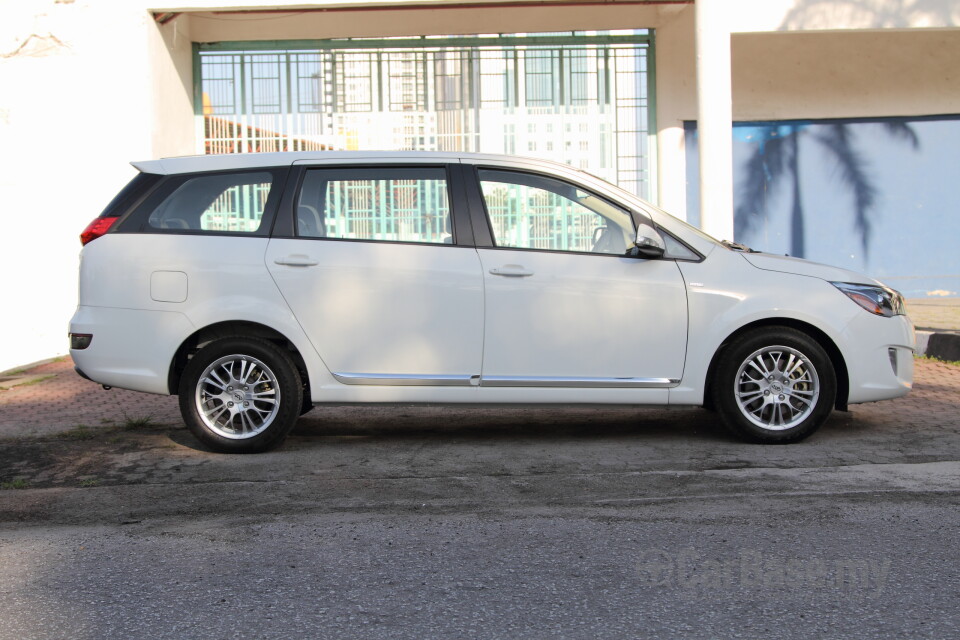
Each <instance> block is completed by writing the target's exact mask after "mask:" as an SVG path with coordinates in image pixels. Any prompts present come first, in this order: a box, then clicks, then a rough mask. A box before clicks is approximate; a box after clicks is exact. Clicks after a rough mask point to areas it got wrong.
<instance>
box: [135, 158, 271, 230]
mask: <svg viewBox="0 0 960 640" xmlns="http://www.w3.org/2000/svg"><path fill="white" fill-rule="evenodd" d="M284 173H285V172H283V171H281V170H260V171H239V172H220V173H208V174H190V175H184V176H171V177H169V178H167V180H166V181H165V182H164V183H163V184H162V185H161V186H160V187H159V188H158V189H157V190H156V192H155V193H154V194H153V195H151V197H150V198H148V199H147V201H146V202H144V204H143V205H142V206H141V207H140V208H139V209H138V211H137V213H136V215H135V218H136V220H135V221H131V224H130V225H126V228H125V229H122V230H121V231H128V232H131V231H133V232H136V231H139V232H141V233H186V234H217V235H219V234H230V235H235V234H237V235H254V236H262V235H268V234H269V232H270V224H271V222H272V219H273V214H274V211H275V209H276V205H277V201H278V200H279V195H280V191H281V188H280V182H281V180H280V178H281V177H282V175H283V174H284Z"/></svg>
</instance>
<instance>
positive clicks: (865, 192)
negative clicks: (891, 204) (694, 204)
mask: <svg viewBox="0 0 960 640" xmlns="http://www.w3.org/2000/svg"><path fill="white" fill-rule="evenodd" d="M882 126H883V128H884V129H885V130H886V131H887V132H888V133H889V134H890V135H891V136H892V137H894V138H897V139H901V140H903V141H905V142H907V143H908V144H910V145H911V146H912V147H913V149H914V150H918V149H919V148H920V140H919V138H917V134H916V133H915V132H914V130H913V128H912V127H911V126H910V125H909V124H908V123H906V122H902V121H897V120H888V121H886V122H884V123H883V125H882ZM802 136H807V137H809V139H811V140H812V141H813V142H814V143H816V144H817V145H819V146H820V147H821V150H820V157H821V160H822V161H826V162H831V163H832V164H833V165H834V166H835V167H836V171H837V174H838V176H839V178H840V183H841V184H842V186H843V187H844V188H846V189H847V190H849V192H850V195H852V197H853V215H854V228H855V229H856V232H857V233H858V234H859V236H860V244H861V247H862V248H863V253H864V257H865V259H867V260H869V254H870V233H871V231H872V223H871V219H870V216H871V214H872V213H874V209H875V205H876V203H877V196H878V188H877V186H876V184H875V177H874V176H873V175H872V172H871V171H870V165H869V162H868V161H867V160H866V159H865V158H864V155H863V153H861V152H860V150H859V149H858V148H857V145H856V141H855V136H856V133H855V131H854V128H853V125H851V124H846V123H834V124H821V125H812V124H803V123H792V124H777V123H771V124H758V125H757V126H753V127H751V126H745V127H744V126H741V127H736V128H734V137H735V138H742V141H743V142H746V143H753V144H754V145H755V147H756V150H755V151H754V152H753V154H752V155H751V156H750V158H749V159H748V160H747V161H746V164H745V166H744V167H743V170H742V173H744V174H746V175H744V176H743V178H742V181H741V186H740V189H739V191H738V195H737V201H738V203H739V204H738V205H737V207H736V212H735V214H734V220H735V225H734V235H735V237H737V238H742V237H745V236H748V235H751V232H752V231H753V230H754V228H755V227H756V226H757V225H758V224H759V223H760V222H762V220H763V218H765V217H766V215H767V198H768V197H769V196H772V195H773V193H774V192H776V191H778V190H779V189H780V188H781V185H782V184H784V183H786V184H788V185H789V189H790V196H789V199H790V255H792V256H797V257H801V258H803V257H806V255H807V253H806V248H805V241H804V236H805V231H806V230H805V228H804V227H805V222H804V217H805V216H804V210H803V188H802V183H801V175H800V173H801V172H800V152H801V148H802V147H801V144H800V138H801V137H802Z"/></svg>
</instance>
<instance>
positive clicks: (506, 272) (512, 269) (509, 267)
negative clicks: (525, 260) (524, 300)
mask: <svg viewBox="0 0 960 640" xmlns="http://www.w3.org/2000/svg"><path fill="white" fill-rule="evenodd" d="M490 273H492V274H493V275H495V276H504V277H505V278H526V277H527V276H532V275H533V271H528V270H527V269H526V268H525V267H524V266H523V265H519V264H505V265H503V266H502V267H496V268H494V269H490Z"/></svg>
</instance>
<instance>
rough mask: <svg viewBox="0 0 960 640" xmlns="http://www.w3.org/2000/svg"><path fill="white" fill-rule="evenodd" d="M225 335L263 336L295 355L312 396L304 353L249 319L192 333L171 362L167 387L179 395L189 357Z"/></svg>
mask: <svg viewBox="0 0 960 640" xmlns="http://www.w3.org/2000/svg"><path fill="white" fill-rule="evenodd" d="M223 338H260V339H262V340H267V341H269V342H272V343H274V344H275V345H277V346H278V347H280V348H282V349H285V350H286V351H287V352H288V353H289V354H290V357H291V358H293V362H294V364H296V366H297V371H298V372H299V373H300V378H301V380H302V381H303V387H304V390H303V392H304V394H306V397H309V394H310V374H309V371H308V369H307V365H306V362H305V361H304V359H303V355H302V354H301V353H300V350H299V349H297V346H296V345H295V344H294V343H293V341H292V340H290V339H289V338H288V337H286V336H285V335H283V334H282V333H280V332H279V331H277V330H276V329H273V328H271V327H268V326H266V325H263V324H260V323H258V322H250V321H248V320H227V321H223V322H217V323H214V324H211V325H207V326H206V327H203V328H202V329H198V330H197V331H195V332H193V333H192V334H191V335H189V336H188V337H187V338H186V339H185V340H184V341H183V342H182V343H181V344H180V347H179V348H178V349H177V351H176V352H175V353H174V355H173V359H172V360H171V362H170V370H169V373H168V375H167V386H168V387H169V389H170V392H171V393H173V394H174V395H176V393H177V389H178V388H179V387H180V377H181V376H182V374H183V370H184V368H185V367H186V366H187V362H189V360H190V358H191V357H192V356H193V354H194V353H196V352H197V351H198V350H199V349H200V348H201V347H203V346H204V345H206V344H209V343H211V342H213V341H215V340H220V339H223Z"/></svg>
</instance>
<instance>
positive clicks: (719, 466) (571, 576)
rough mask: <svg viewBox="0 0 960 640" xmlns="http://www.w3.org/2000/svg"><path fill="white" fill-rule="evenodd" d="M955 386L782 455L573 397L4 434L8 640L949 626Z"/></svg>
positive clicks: (954, 382) (950, 631)
mask: <svg viewBox="0 0 960 640" xmlns="http://www.w3.org/2000/svg"><path fill="white" fill-rule="evenodd" d="M958 390H960V368H957V367H950V366H949V365H923V366H922V367H921V370H919V371H918V384H917V388H916V389H915V391H914V393H912V394H911V395H910V396H908V397H907V398H904V399H900V400H896V401H891V402H885V403H878V404H874V405H865V406H862V407H857V408H854V410H853V411H852V412H851V413H847V414H835V415H834V417H833V418H831V420H830V422H828V424H827V425H826V426H825V427H824V428H823V429H822V430H821V431H820V432H819V433H818V434H817V435H815V436H814V437H813V438H811V439H810V440H808V441H805V442H803V443H799V444H795V445H787V446H758V445H746V444H742V443H739V442H737V441H736V440H734V439H731V438H730V437H728V436H727V435H726V434H725V433H724V432H723V431H722V430H721V429H720V428H719V427H718V426H717V421H716V419H715V417H714V416H713V415H712V414H710V413H707V412H705V411H702V410H690V411H660V410H657V411H636V410H629V409H609V410H602V411H598V410H593V409H583V408H576V409H571V410H564V411H558V410H554V409H458V410H454V409H449V408H402V409H381V408H336V409H330V410H319V409H318V410H315V411H314V412H313V413H311V414H308V416H306V417H305V418H304V419H303V420H302V421H301V424H300V425H299V426H298V429H297V430H296V432H295V433H294V435H293V436H292V437H291V439H290V440H289V441H288V443H287V444H286V445H285V446H284V447H283V448H282V449H280V450H277V451H274V452H271V453H268V454H263V455H258V456H227V455H217V454H212V453H209V452H206V451H203V450H201V449H200V448H199V445H198V444H197V443H196V442H195V441H194V440H193V439H192V438H191V436H190V435H189V434H188V433H187V432H186V431H185V430H183V429H182V427H180V426H179V425H126V426H125V427H124V426H114V427H110V428H104V429H96V430H82V431H75V432H69V433H67V434H63V435H60V436H58V437H47V438H21V439H15V440H7V441H4V442H3V443H2V446H0V479H2V480H3V481H4V482H5V484H4V487H5V488H4V490H2V491H0V638H3V639H7V638H10V639H14V638H17V639H21V638H91V639H93V638H98V639H99V638H128V637H134V636H136V637H149V638H292V637H315V638H417V639H425V638H584V639H597V638H647V637H649V638H679V637H690V638H728V637H729V638H736V637H743V638H756V637H764V638H807V637H809V638H815V637H816V638H822V637H836V638H839V637H844V638H888V637H923V638H954V637H960V628H958V627H960V615H958V606H957V603H958V602H960V553H958V550H957V533H958V531H960V527H958V525H960V509H958V502H960V462H958V460H960V410H958V409H960V393H958ZM16 487H22V488H19V489H18V488H16Z"/></svg>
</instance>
